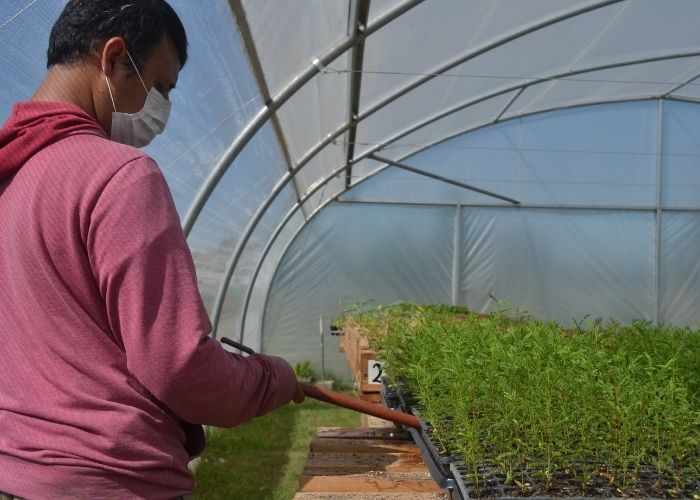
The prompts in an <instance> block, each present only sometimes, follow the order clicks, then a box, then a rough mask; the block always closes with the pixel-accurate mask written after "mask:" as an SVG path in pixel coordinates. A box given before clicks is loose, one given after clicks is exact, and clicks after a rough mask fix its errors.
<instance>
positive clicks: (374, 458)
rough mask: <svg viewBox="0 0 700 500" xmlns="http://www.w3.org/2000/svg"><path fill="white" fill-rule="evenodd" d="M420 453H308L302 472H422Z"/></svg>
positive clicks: (422, 464)
mask: <svg viewBox="0 0 700 500" xmlns="http://www.w3.org/2000/svg"><path fill="white" fill-rule="evenodd" d="M424 470H425V464H424V463H423V458H422V457H421V456H420V453H419V454H417V455H414V454H410V455H409V454H406V453H314V452H311V453H309V457H308V459H307V461H306V468H305V469H304V474H307V475H329V474H343V473H348V472H353V473H358V472H370V471H393V472H422V471H424Z"/></svg>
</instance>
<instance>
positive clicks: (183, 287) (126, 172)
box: [87, 157, 296, 427]
mask: <svg viewBox="0 0 700 500" xmlns="http://www.w3.org/2000/svg"><path fill="white" fill-rule="evenodd" d="M87 240H88V241H87V250H88V254H89V257H90V261H91V265H92V267H93V272H94V274H95V276H96V279H97V282H98V286H99V289H100V293H101V295H102V297H103V299H104V301H105V305H106V309H107V317H108V320H109V324H110V326H111V329H112V332H113V333H114V335H115V337H116V339H117V342H120V343H121V344H122V347H123V349H124V351H125V352H126V359H127V367H128V369H129V371H130V372H131V373H132V374H133V375H134V377H136V379H137V380H138V381H139V382H140V383H141V384H142V385H143V386H144V387H145V388H146V389H147V390H148V391H149V392H150V393H151V394H153V395H154V396H155V397H156V398H157V399H158V400H160V401H161V402H163V403H164V404H165V405H167V406H168V407H169V408H170V409H171V410H172V411H173V412H174V413H175V414H177V415H178V416H179V417H180V418H182V419H184V420H186V421H188V422H191V423H193V424H206V425H215V426H220V427H229V426H234V425H237V424H240V423H242V422H245V421H247V420H249V419H251V418H253V417H255V416H259V415H262V414H264V413H267V412H268V411H270V410H272V409H274V408H277V407H278V406H281V405H283V404H285V403H287V402H288V401H290V400H291V399H292V396H293V394H294V391H295V388H296V378H295V376H294V371H293V370H292V368H291V367H290V366H289V364H288V363H287V362H286V361H284V360H283V359H281V358H277V357H274V356H265V355H256V356H251V357H248V358H244V357H243V356H239V355H236V354H232V353H228V352H227V351H225V350H224V349H223V348H222V346H221V345H220V344H219V343H218V342H216V341H214V340H212V339H211V338H210V337H209V336H208V335H209V333H210V331H211V324H210V322H209V319H208V317H207V314H206V310H205V308H204V305H203V303H202V299H201V297H200V295H199V290H198V288H197V279H196V274H195V269H194V264H193V262H192V256H191V254H190V251H189V248H188V246H187V243H186V240H185V236H184V234H183V232H182V229H181V227H180V220H179V217H178V215H177V211H176V210H175V205H174V203H173V200H172V196H171V194H170V191H169V189H168V187H167V184H166V182H165V179H164V178H163V175H162V173H161V172H160V170H159V169H158V167H157V165H156V164H155V163H154V162H153V161H152V160H151V159H150V158H148V157H140V158H138V159H136V160H133V161H131V162H130V163H128V164H126V165H125V166H123V167H122V168H121V169H120V170H119V171H118V172H117V173H116V174H115V175H114V177H112V179H111V180H110V181H109V183H108V184H107V185H106V186H105V188H104V190H103V191H102V193H101V194H100V196H99V199H98V200H97V203H96V204H95V207H94V209H93V212H92V214H91V217H90V230H89V231H88V238H87Z"/></svg>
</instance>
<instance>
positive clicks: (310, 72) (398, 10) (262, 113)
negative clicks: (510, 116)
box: [182, 0, 424, 236]
mask: <svg viewBox="0 0 700 500" xmlns="http://www.w3.org/2000/svg"><path fill="white" fill-rule="evenodd" d="M423 1H424V0H405V1H404V2H402V3H400V4H398V5H396V6H394V7H392V8H391V9H389V10H388V11H387V12H385V13H384V14H382V15H380V16H379V17H377V18H376V19H375V20H374V22H372V23H371V24H370V25H368V26H367V29H366V30H365V33H364V37H368V36H370V35H371V34H372V33H374V32H376V31H378V30H380V29H381V28H383V27H384V26H385V25H387V24H388V23H390V22H391V21H393V20H394V19H396V18H398V17H399V16H401V15H402V14H404V13H406V12H408V11H409V10H411V9H412V8H413V7H415V6H416V5H418V4H420V3H421V2H423ZM355 43H356V40H353V38H351V37H347V38H344V39H343V40H342V41H341V42H340V43H338V44H337V45H335V46H334V47H331V48H330V49H329V50H328V51H326V52H325V53H324V54H322V55H321V56H319V57H318V58H317V59H316V60H314V61H313V62H312V63H311V64H310V65H309V66H307V67H306V69H305V70H304V71H302V72H301V73H299V74H298V75H297V76H295V77H294V78H292V79H291V80H290V81H289V83H287V85H285V86H284V87H283V88H282V90H280V92H279V93H278V94H277V95H276V96H274V97H273V98H272V99H271V100H270V101H269V102H266V103H265V106H264V107H263V108H262V109H260V110H259V111H258V112H257V113H256V115H255V116H254V117H253V119H252V120H251V121H250V122H249V123H248V125H246V127H245V128H244V129H243V130H242V131H241V132H240V134H238V136H237V137H236V138H235V139H234V141H233V142H232V143H231V145H230V146H229V147H228V149H227V150H226V151H225V152H224V154H223V155H222V156H221V158H220V159H219V161H218V162H217V163H216V165H215V166H214V168H213V169H212V171H211V173H210V174H209V176H208V177H207V179H206V181H204V184H203V185H202V187H201V188H200V190H199V191H198V192H197V195H196V196H195V199H194V200H193V201H192V204H191V205H190V208H189V210H188V211H187V214H186V215H185V218H184V220H183V223H182V229H183V232H184V233H185V236H189V234H190V232H191V231H192V227H193V226H194V223H195V222H196V221H197V218H198V217H199V214H200V213H201V212H202V209H203V208H204V205H205V204H206V202H207V201H208V200H209V197H210V196H211V194H212V192H213V191H214V189H215V188H216V186H217V185H218V184H219V182H220V181H221V178H222V177H223V176H224V174H225V173H226V172H227V171H228V169H229V167H230V166H231V164H232V163H233V161H234V160H235V158H236V157H237V156H238V154H239V153H240V152H241V151H242V150H243V148H244V147H245V146H246V144H248V142H250V140H251V139H252V138H253V136H254V135H255V134H256V133H257V132H258V130H260V128H261V127H262V126H263V125H264V124H265V123H266V122H267V120H268V119H269V118H270V117H271V116H272V114H273V113H275V112H276V111H277V110H278V109H279V108H280V107H281V106H282V105H283V104H284V103H285V102H287V101H288V100H289V98H291V97H292V96H293V95H294V94H295V93H296V92H297V91H298V90H299V89H300V88H301V87H303V86H304V85H305V84H306V83H307V82H308V81H309V80H311V79H312V78H313V77H314V76H316V75H317V74H318V73H320V72H321V69H322V68H323V67H324V66H327V65H328V64H330V63H332V62H333V61H335V60H336V59H337V58H338V57H340V56H341V55H342V54H344V53H345V52H346V51H347V50H348V49H350V47H352V46H353V44H355Z"/></svg>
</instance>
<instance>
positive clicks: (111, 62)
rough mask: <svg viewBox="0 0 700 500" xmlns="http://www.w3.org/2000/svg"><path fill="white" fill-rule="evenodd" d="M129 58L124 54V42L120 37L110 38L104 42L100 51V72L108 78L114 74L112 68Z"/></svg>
mask: <svg viewBox="0 0 700 500" xmlns="http://www.w3.org/2000/svg"><path fill="white" fill-rule="evenodd" d="M128 57H129V56H128V55H127V53H126V42H125V41H124V39H123V38H122V37H120V36H115V37H113V38H110V39H109V40H107V41H106V42H105V44H104V45H103V47H102V51H101V61H100V63H101V65H102V71H104V73H105V75H107V76H108V77H109V78H111V77H112V75H113V74H114V68H115V67H116V66H117V64H118V63H119V62H121V61H124V60H125V59H127V58H128Z"/></svg>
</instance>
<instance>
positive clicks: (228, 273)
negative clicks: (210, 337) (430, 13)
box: [212, 51, 700, 335]
mask: <svg viewBox="0 0 700 500" xmlns="http://www.w3.org/2000/svg"><path fill="white" fill-rule="evenodd" d="M686 57H700V51H694V52H689V53H684V54H671V55H666V56H656V57H649V58H642V59H636V60H630V61H622V62H618V63H609V64H605V65H598V66H592V67H588V68H582V69H578V70H574V71H568V72H565V73H559V74H556V75H550V76H547V77H542V78H540V79H537V80H533V81H530V82H525V83H520V84H518V85H513V86H510V87H506V88H505V89H501V90H498V91H495V92H492V93H488V94H486V95H483V96H480V97H478V98H475V99H471V100H469V101H467V102H466V103H462V104H460V105H458V106H456V107H453V108H451V109H449V110H446V111H444V112H441V113H438V114H437V115H435V116H433V117H431V118H429V119H427V120H424V121H423V122H421V123H419V124H417V125H415V126H413V127H409V128H408V129H406V130H404V131H402V132H400V133H398V134H396V135H394V136H393V137H391V138H388V139H387V140H384V141H382V142H381V143H379V144H378V145H377V146H375V147H373V148H370V149H369V150H368V151H366V152H365V153H363V154H362V155H360V156H359V157H356V158H354V159H353V160H352V163H353V164H355V163H358V162H359V161H361V160H363V159H365V158H368V157H370V156H372V155H373V154H374V153H376V152H377V151H379V150H381V149H383V148H384V147H386V146H387V145H389V144H391V143H393V142H395V141H397V140H399V139H401V138H402V137H404V136H406V135H409V134H411V133H413V132H415V131H417V130H420V129H422V128H424V127H426V126H428V125H430V124H432V123H434V122H436V121H438V120H440V119H442V118H445V117H446V116H449V115H450V114H453V113H456V112H458V111H461V110H462V109H465V108H467V107H470V106H473V105H476V104H479V103H481V102H484V101H487V100H489V99H492V98H495V97H498V96H500V95H504V94H508V93H510V92H514V93H515V95H514V97H513V98H512V99H510V100H509V102H508V104H507V105H506V106H505V107H504V108H503V110H501V112H500V113H499V114H498V116H497V117H496V119H495V120H493V121H491V122H488V123H486V124H483V125H480V126H478V127H472V128H467V129H466V130H461V131H459V132H456V133H454V134H452V135H449V136H447V137H444V138H441V139H440V140H437V141H435V142H432V143H430V144H429V145H427V146H425V147H423V148H421V149H418V150H416V151H415V152H413V153H411V155H413V154H417V153H419V152H420V151H422V150H425V149H428V148H430V147H433V146H435V145H436V144H439V143H440V142H444V141H447V140H449V139H451V138H453V137H456V136H458V135H462V134H465V133H467V132H470V131H472V130H476V129H478V128H481V127H485V126H489V125H493V124H496V123H499V122H500V121H504V120H502V118H503V116H504V114H505V112H506V111H507V109H508V108H510V106H511V105H512V104H513V103H514V102H515V101H516V100H517V97H519V96H520V95H521V94H522V92H523V91H524V90H525V89H526V88H528V87H530V86H532V85H537V84H539V83H543V82H546V81H551V80H554V79H561V78H566V77H568V76H575V75H578V74H584V73H591V72H595V71H602V70H606V69H614V68H618V67H625V66H633V65H638V64H648V63H651V62H658V61H665V60H672V59H680V58H686ZM691 81H692V80H691ZM516 91H517V92H516ZM655 98H658V96H657V95H650V96H646V97H641V96H636V97H633V98H630V99H618V100H613V99H608V100H600V101H590V102H586V103H578V104H574V105H571V106H558V107H556V108H552V109H566V108H567V107H580V106H587V105H594V104H600V103H613V102H620V101H636V100H644V99H655ZM681 100H682V99H681ZM546 111H551V110H546V109H545V110H538V111H536V112H533V113H526V114H522V115H518V116H528V115H530V114H537V113H543V112H546ZM510 118H511V117H507V118H506V120H508V119H510ZM329 143H330V141H328V139H326V140H325V141H323V142H320V143H319V144H318V145H317V146H315V147H314V148H313V149H312V151H313V152H314V155H313V156H315V155H316V154H318V153H319V152H320V151H321V150H322V149H323V148H324V147H325V146H327V145H328V144H329ZM308 156H309V155H307V157H308ZM409 156H410V155H409ZM310 159H311V157H309V158H308V160H306V161H302V162H300V163H299V165H298V166H297V167H295V171H294V172H292V173H288V174H287V175H285V176H284V178H282V179H281V180H280V182H279V183H278V184H277V185H276V186H275V188H274V189H273V191H272V193H271V194H270V195H269V196H268V198H267V199H266V200H265V202H264V203H263V204H262V205H261V206H260V207H259V208H258V212H256V214H255V216H254V217H253V219H252V220H251V222H250V224H249V225H248V227H247V228H246V230H245V231H244V235H243V238H242V239H241V241H240V242H239V244H238V245H237V247H236V249H235V251H234V253H233V257H232V258H231V259H230V260H229V261H228V263H227V267H226V272H225V278H224V280H223V281H222V282H221V286H220V288H219V292H218V294H217V297H216V302H215V308H214V312H213V314H212V317H213V319H212V323H213V324H214V325H215V326H214V335H216V328H217V326H218V322H219V319H220V311H221V307H222V305H223V300H224V298H225V297H224V296H222V294H223V295H225V293H226V290H227V289H228V284H229V283H230V280H231V277H232V276H233V271H234V269H235V266H236V265H237V263H238V260H239V259H240V257H241V255H242V253H243V248H244V247H245V245H246V244H247V242H248V240H249V239H250V236H251V235H252V233H253V231H254V230H255V227H256V226H257V224H258V223H259V221H260V219H261V218H262V216H263V215H264V213H265V212H266V211H267V209H268V208H269V206H270V205H271V204H272V203H273V202H274V200H275V199H276V197H277V196H278V195H279V193H280V192H281V191H282V190H283V189H284V187H286V185H287V184H288V182H289V180H290V179H291V178H292V177H293V176H294V175H295V174H296V173H297V172H298V171H299V170H301V168H302V167H303V166H304V165H305V164H306V162H307V161H309V160H310ZM346 168H347V165H343V166H342V167H340V168H339V169H336V170H333V171H332V172H331V173H330V174H329V175H328V176H326V178H325V179H322V180H320V181H319V182H317V183H316V184H315V186H314V187H313V188H312V190H311V191H310V192H309V195H311V194H314V193H315V192H316V191H317V190H318V189H319V188H320V187H321V186H323V185H325V184H326V183H327V182H328V181H330V180H331V179H333V178H334V177H336V176H337V175H338V174H339V170H340V171H342V170H344V169H346ZM384 168H385V167H384ZM384 168H381V169H378V170H377V171H375V172H373V173H371V174H369V176H374V175H376V174H378V173H379V172H381V171H382V170H383V169H384ZM366 178H369V177H366ZM366 178H363V179H361V180H360V181H358V182H357V183H355V185H357V184H359V183H360V182H363V181H364V180H366ZM351 187H352V186H351ZM307 200H308V197H307V196H303V197H302V199H300V200H299V202H300V205H301V206H303V204H304V203H305V202H306V201H307ZM242 317H245V313H242ZM241 329H242V326H241ZM241 334H242V330H241Z"/></svg>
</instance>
